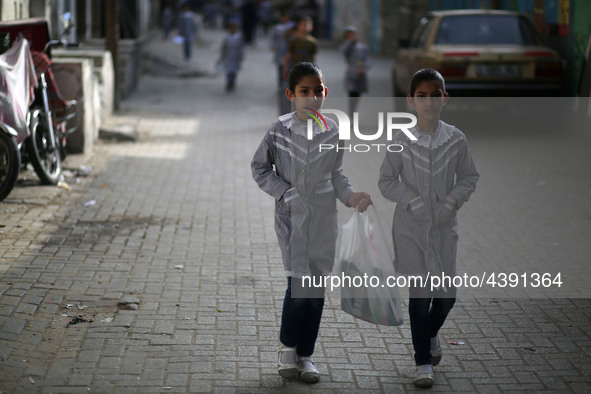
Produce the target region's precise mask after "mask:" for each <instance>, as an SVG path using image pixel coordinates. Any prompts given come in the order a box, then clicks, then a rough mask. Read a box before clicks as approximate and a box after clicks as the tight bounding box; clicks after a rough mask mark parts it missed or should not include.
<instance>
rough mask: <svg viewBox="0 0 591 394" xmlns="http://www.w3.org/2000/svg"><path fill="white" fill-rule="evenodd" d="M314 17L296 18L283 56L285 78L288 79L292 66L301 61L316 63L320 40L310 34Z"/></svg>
mask: <svg viewBox="0 0 591 394" xmlns="http://www.w3.org/2000/svg"><path fill="white" fill-rule="evenodd" d="M313 27H314V26H313V24H312V18H310V17H309V16H307V15H304V16H300V17H298V18H297V19H296V25H295V31H294V33H293V35H292V36H291V38H290V39H289V42H288V44H287V52H286V53H285V55H284V56H283V79H284V80H287V76H288V73H289V70H290V68H291V67H292V66H293V65H294V64H296V63H300V62H309V63H314V59H315V57H316V53H317V52H318V41H317V40H316V39H315V38H314V37H312V35H311V34H310V33H311V32H312V29H313Z"/></svg>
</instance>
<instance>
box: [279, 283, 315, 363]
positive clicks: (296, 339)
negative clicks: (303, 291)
mask: <svg viewBox="0 0 591 394" xmlns="http://www.w3.org/2000/svg"><path fill="white" fill-rule="evenodd" d="M292 282H293V283H294V286H301V279H298V278H292V277H289V278H287V290H286V291H285V298H284V299H283V312H282V314H281V330H280V332H279V340H280V341H281V343H282V344H283V345H285V346H288V347H295V348H296V349H297V354H298V356H300V357H310V356H311V355H312V354H313V353H314V346H315V344H316V338H318V331H319V329H320V320H321V318H322V310H323V309H324V298H292V296H291V287H292Z"/></svg>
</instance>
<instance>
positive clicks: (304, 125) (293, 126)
mask: <svg viewBox="0 0 591 394" xmlns="http://www.w3.org/2000/svg"><path fill="white" fill-rule="evenodd" d="M279 121H280V122H281V124H282V125H283V126H284V127H286V128H287V129H289V130H291V131H292V132H294V133H295V134H298V135H303V136H307V135H308V122H309V121H311V122H312V132H313V133H314V135H315V136H316V135H318V134H321V133H323V132H324V129H323V128H321V127H320V126H319V125H318V123H316V121H314V119H312V118H310V119H309V120H308V121H306V122H304V121H302V120H301V119H300V118H298V117H297V116H296V113H295V112H290V113H287V114H285V115H281V116H280V117H279ZM326 123H327V125H328V130H329V131H330V130H331V129H332V123H331V122H326Z"/></svg>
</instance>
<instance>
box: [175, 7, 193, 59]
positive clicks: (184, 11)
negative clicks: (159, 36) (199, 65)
mask: <svg viewBox="0 0 591 394" xmlns="http://www.w3.org/2000/svg"><path fill="white" fill-rule="evenodd" d="M177 30H178V33H179V36H181V37H183V55H184V56H185V60H187V61H189V60H191V57H192V56H193V44H194V42H195V36H196V34H197V22H195V13H194V12H193V11H192V10H191V6H190V5H189V3H184V4H183V5H182V8H181V15H180V16H179V20H178V23H177Z"/></svg>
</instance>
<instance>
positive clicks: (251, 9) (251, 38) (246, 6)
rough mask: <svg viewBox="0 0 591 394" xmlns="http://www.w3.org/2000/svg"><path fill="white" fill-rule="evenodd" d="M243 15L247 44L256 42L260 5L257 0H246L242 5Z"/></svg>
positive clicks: (241, 11) (241, 12)
mask: <svg viewBox="0 0 591 394" xmlns="http://www.w3.org/2000/svg"><path fill="white" fill-rule="evenodd" d="M240 14H241V16H242V34H243V35H244V42H245V43H246V45H252V44H254V43H255V39H256V30H257V24H258V22H259V20H258V19H259V16H258V5H257V3H256V1H255V0H245V1H244V3H243V4H242V7H240Z"/></svg>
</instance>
